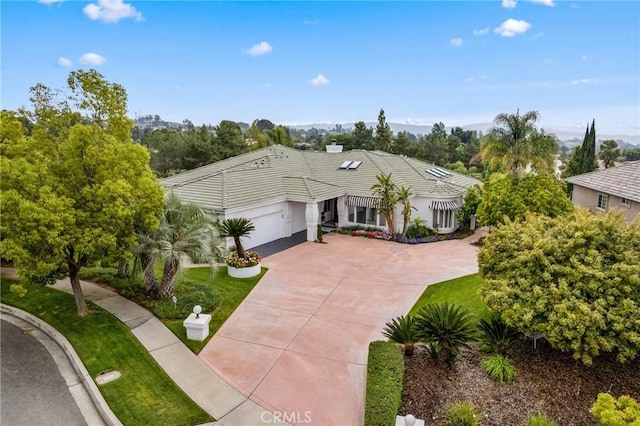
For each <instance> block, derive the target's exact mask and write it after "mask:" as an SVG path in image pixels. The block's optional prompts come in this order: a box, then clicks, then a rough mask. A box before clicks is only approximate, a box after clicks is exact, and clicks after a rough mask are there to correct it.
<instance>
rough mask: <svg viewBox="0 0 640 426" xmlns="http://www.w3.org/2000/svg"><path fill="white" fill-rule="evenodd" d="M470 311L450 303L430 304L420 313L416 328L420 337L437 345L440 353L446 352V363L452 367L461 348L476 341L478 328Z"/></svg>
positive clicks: (428, 342)
mask: <svg viewBox="0 0 640 426" xmlns="http://www.w3.org/2000/svg"><path fill="white" fill-rule="evenodd" d="M472 320H473V316H472V314H471V312H470V311H469V310H468V309H465V308H463V307H462V306H460V305H455V304H452V305H450V304H449V303H441V304H430V305H427V306H424V307H423V308H421V309H420V310H419V311H418V315H417V317H416V327H417V329H418V337H420V339H421V340H422V341H424V342H425V343H427V344H433V345H435V348H436V350H437V352H438V353H440V352H442V351H444V352H445V354H446V355H447V358H446V359H445V361H446V362H447V364H449V365H452V364H453V363H454V362H455V361H456V359H457V356H458V353H459V352H460V347H463V346H464V347H467V348H468V347H469V346H468V345H467V342H469V341H473V340H475V335H476V326H475V324H473V322H472Z"/></svg>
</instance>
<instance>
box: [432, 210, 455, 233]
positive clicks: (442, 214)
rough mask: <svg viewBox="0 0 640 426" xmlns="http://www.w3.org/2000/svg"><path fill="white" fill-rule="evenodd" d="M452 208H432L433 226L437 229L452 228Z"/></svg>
mask: <svg viewBox="0 0 640 426" xmlns="http://www.w3.org/2000/svg"><path fill="white" fill-rule="evenodd" d="M453 226H454V222H453V210H434V211H433V227H434V228H438V229H447V228H453Z"/></svg>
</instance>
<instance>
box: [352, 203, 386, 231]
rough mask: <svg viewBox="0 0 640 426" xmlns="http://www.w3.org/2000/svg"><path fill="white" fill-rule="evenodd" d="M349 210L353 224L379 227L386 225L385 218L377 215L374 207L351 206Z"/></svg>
mask: <svg viewBox="0 0 640 426" xmlns="http://www.w3.org/2000/svg"><path fill="white" fill-rule="evenodd" d="M348 209H349V210H348V214H347V217H348V220H349V222H351V223H358V224H360V225H367V226H378V227H381V226H385V225H386V222H385V219H384V216H383V215H380V214H377V213H376V209H374V208H372V207H361V206H349V207H348Z"/></svg>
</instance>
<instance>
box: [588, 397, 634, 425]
mask: <svg viewBox="0 0 640 426" xmlns="http://www.w3.org/2000/svg"><path fill="white" fill-rule="evenodd" d="M590 411H591V414H593V416H594V417H595V418H596V419H598V421H599V422H600V424H601V425H604V426H624V425H640V404H638V402H637V401H636V400H635V399H633V398H631V397H630V396H628V395H622V396H621V397H620V398H618V399H616V398H614V397H613V396H611V395H610V394H608V393H600V394H598V400H597V401H596V402H595V403H594V404H593V405H592V406H591V410H590Z"/></svg>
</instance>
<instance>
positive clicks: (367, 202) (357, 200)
mask: <svg viewBox="0 0 640 426" xmlns="http://www.w3.org/2000/svg"><path fill="white" fill-rule="evenodd" d="M378 200H379V198H376V197H365V196H360V195H349V199H348V200H347V204H348V205H350V206H357V207H370V208H375V207H376V203H378Z"/></svg>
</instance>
